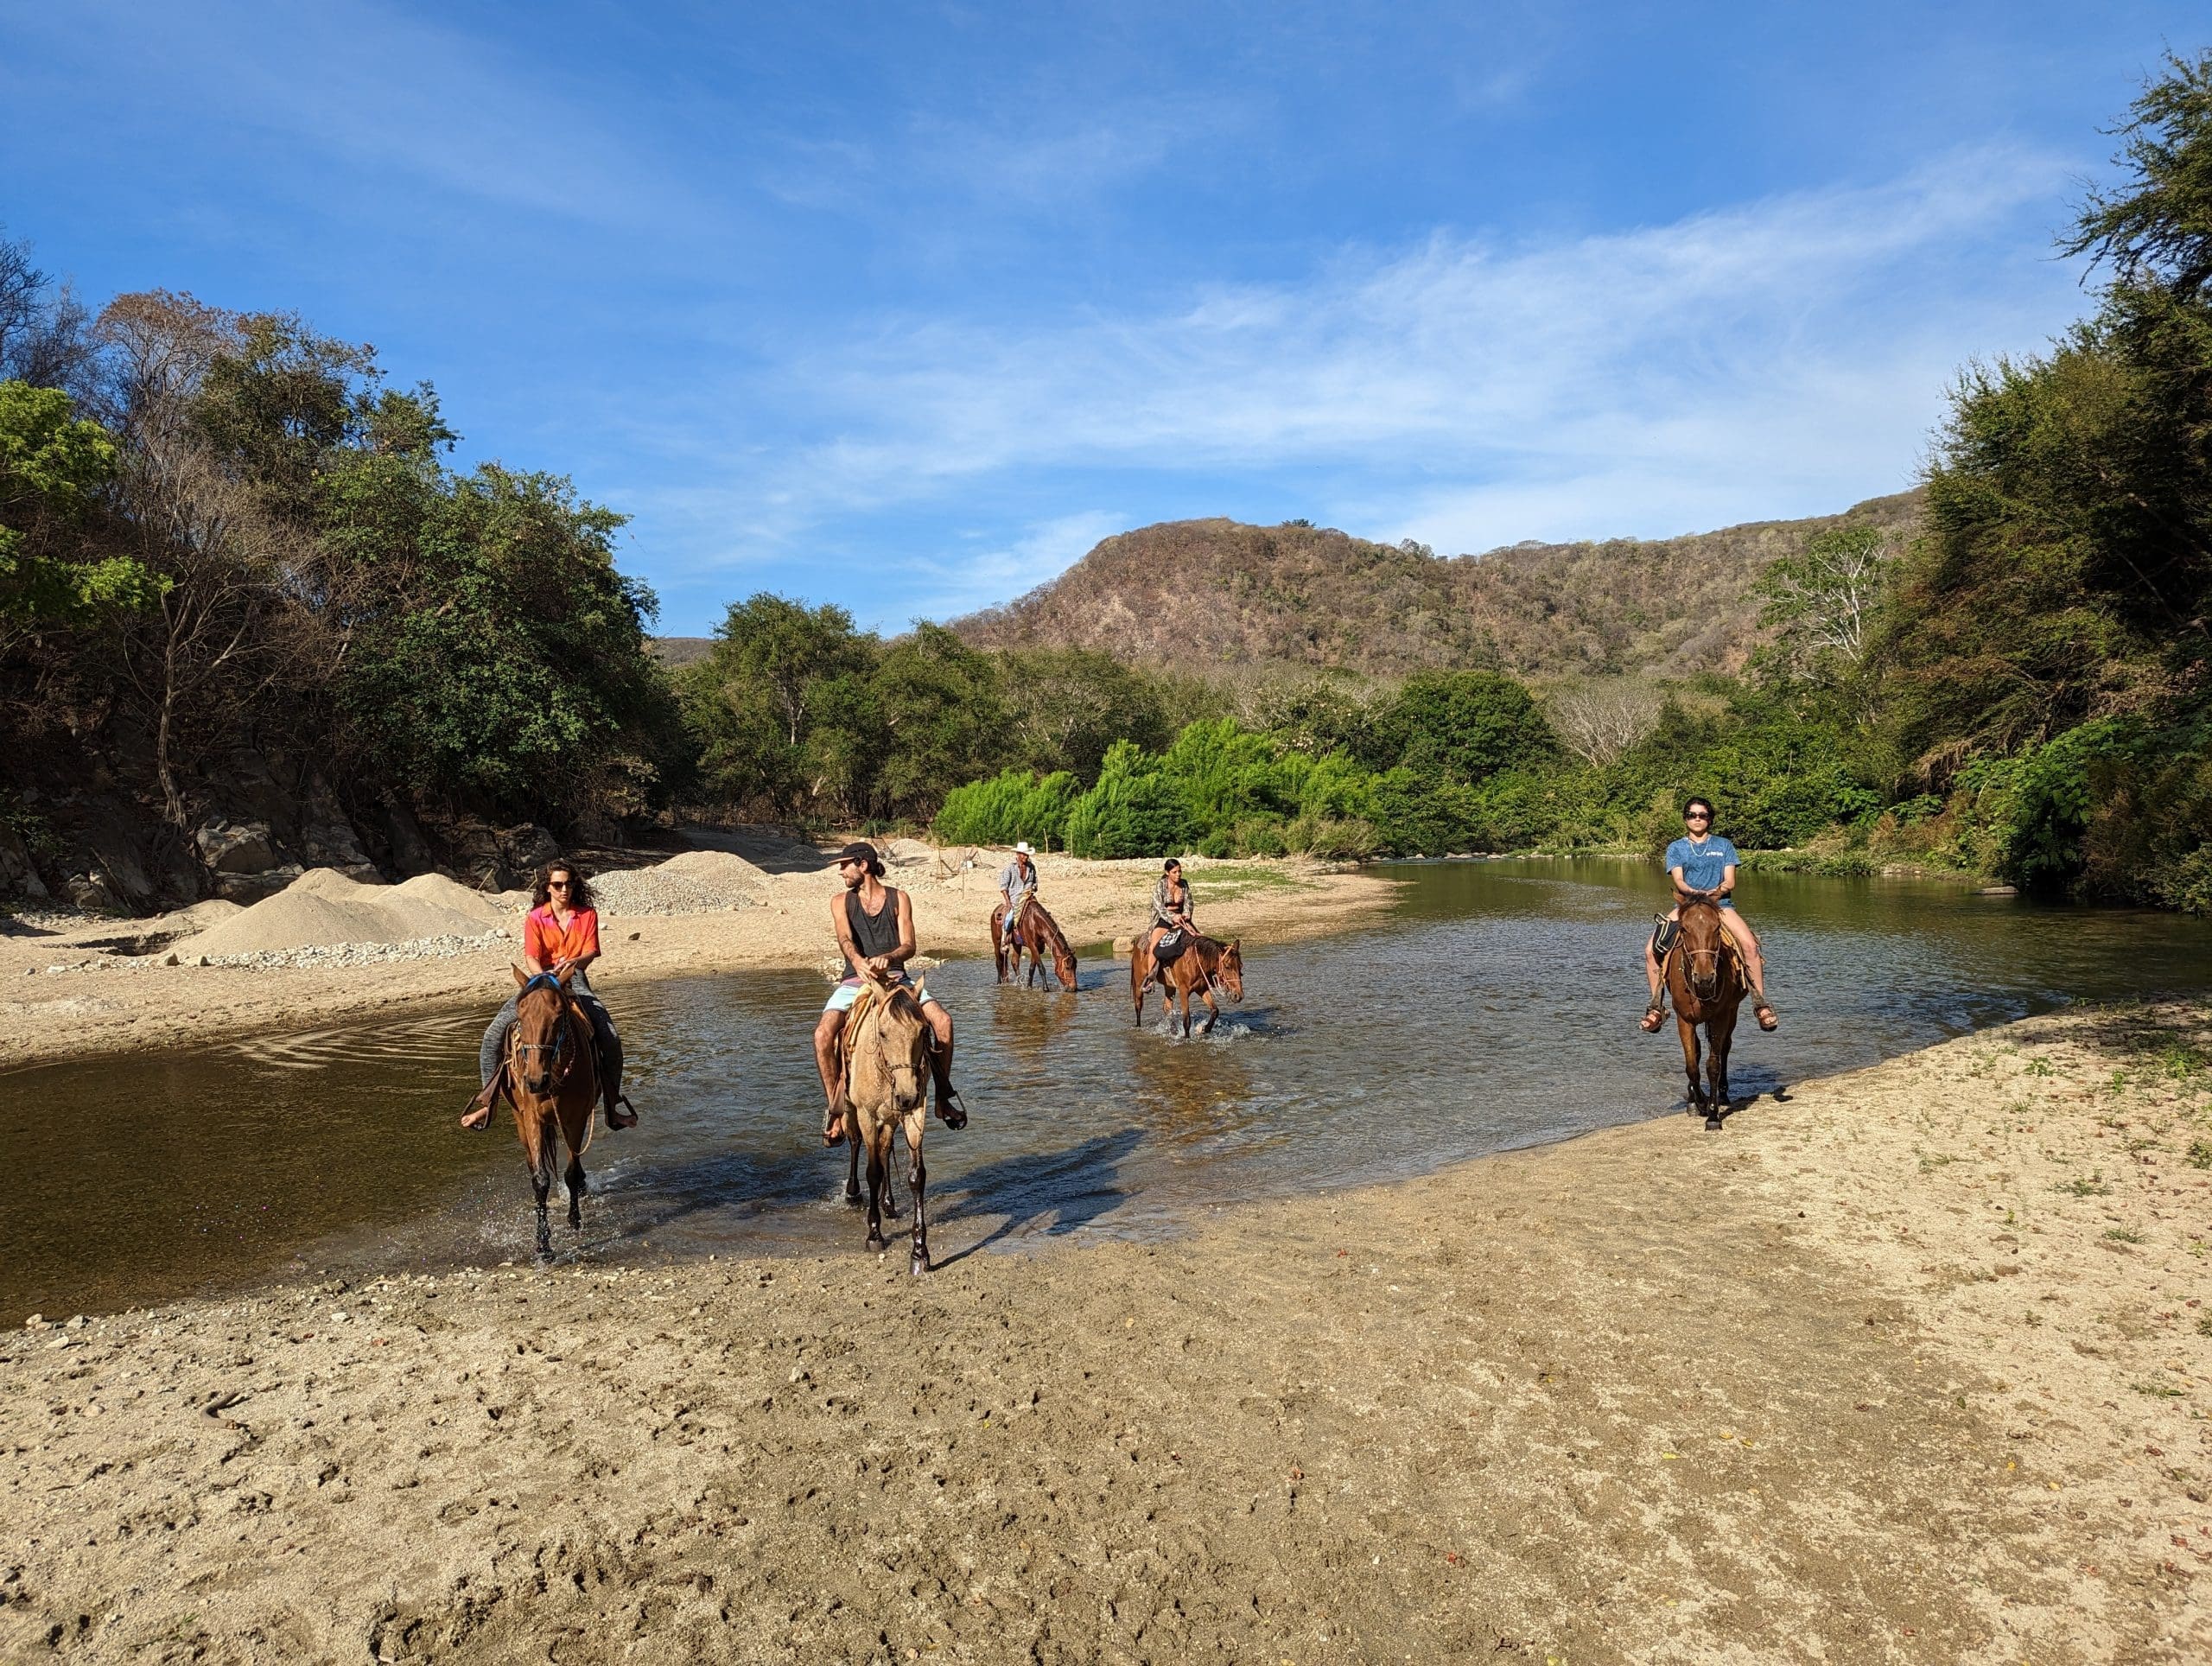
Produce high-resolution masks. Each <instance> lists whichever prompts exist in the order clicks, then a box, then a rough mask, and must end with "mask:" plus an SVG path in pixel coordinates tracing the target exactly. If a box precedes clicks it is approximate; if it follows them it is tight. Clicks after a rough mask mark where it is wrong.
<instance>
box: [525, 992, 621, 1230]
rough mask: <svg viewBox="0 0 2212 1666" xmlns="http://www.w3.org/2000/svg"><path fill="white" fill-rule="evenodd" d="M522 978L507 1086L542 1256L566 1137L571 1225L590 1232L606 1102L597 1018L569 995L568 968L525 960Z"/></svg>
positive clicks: (565, 1176) (565, 1175)
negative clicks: (586, 1209)
mask: <svg viewBox="0 0 2212 1666" xmlns="http://www.w3.org/2000/svg"><path fill="white" fill-rule="evenodd" d="M515 982H518V983H519V984H521V985H522V994H521V995H518V996H517V997H516V1000H515V1022H514V1027H513V1028H512V1030H510V1031H508V1032H507V1061H506V1070H505V1079H506V1091H507V1095H508V1097H509V1099H510V1100H511V1101H512V1103H513V1105H514V1111H515V1132H516V1133H517V1134H518V1135H520V1136H521V1138H522V1155H523V1161H524V1163H526V1164H527V1165H528V1166H529V1168H530V1180H531V1186H533V1187H534V1188H535V1189H536V1191H537V1254H538V1258H539V1259H540V1260H544V1259H546V1258H548V1257H550V1256H551V1255H552V1253H553V1235H552V1231H551V1230H550V1228H549V1227H548V1225H547V1224H546V1220H545V1199H546V1197H547V1195H548V1194H549V1193H550V1192H551V1191H552V1190H553V1160H554V1157H555V1156H556V1154H557V1148H558V1146H559V1145H560V1144H561V1143H563V1142H565V1143H566V1144H567V1146H568V1148H569V1167H568V1172H567V1173H566V1174H564V1175H563V1180H565V1181H566V1182H567V1185H568V1188H569V1225H570V1226H572V1227H574V1228H575V1229H576V1230H578V1231H580V1232H581V1231H582V1230H583V1224H584V1218H583V1211H582V1207H581V1206H580V1200H581V1199H582V1197H583V1194H584V1160H583V1159H584V1150H585V1148H586V1147H588V1146H589V1145H590V1144H591V1123H592V1109H593V1107H594V1105H596V1104H597V1103H599V1055H598V1053H597V1052H595V1051H594V1048H593V1046H592V1036H591V1021H590V1020H589V1019H588V1018H586V1017H585V1016H584V1014H583V1013H582V1010H581V1009H580V1008H578V1007H577V1005H576V1003H575V1000H574V999H573V998H572V997H571V996H570V995H569V975H568V974H567V973H563V974H562V975H561V976H559V977H556V976H553V975H552V974H551V973H550V972H540V973H538V974H537V976H534V977H533V976H529V975H528V974H526V973H524V970H522V968H521V967H519V966H518V967H516V968H515Z"/></svg>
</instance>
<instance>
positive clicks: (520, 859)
mask: <svg viewBox="0 0 2212 1666" xmlns="http://www.w3.org/2000/svg"><path fill="white" fill-rule="evenodd" d="M499 854H500V855H503V856H505V858H506V859H507V864H508V866H509V867H511V868H513V869H514V870H515V871H516V872H517V873H518V874H524V875H529V874H535V873H537V870H538V869H539V868H543V866H544V865H545V864H546V863H547V862H551V861H552V860H553V859H554V858H555V857H556V856H562V855H566V854H568V853H567V852H566V851H564V850H563V849H562V847H561V842H560V840H558V839H556V838H555V837H554V836H553V835H552V834H551V832H550V831H549V830H546V829H544V828H543V827H540V826H539V825H538V824H537V823H536V822H524V823H521V824H519V825H518V826H515V827H509V828H503V829H501V830H500V832H499ZM502 888H504V887H502Z"/></svg>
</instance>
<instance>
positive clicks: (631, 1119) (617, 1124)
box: [607, 1092, 638, 1128]
mask: <svg viewBox="0 0 2212 1666" xmlns="http://www.w3.org/2000/svg"><path fill="white" fill-rule="evenodd" d="M614 1105H620V1106H621V1107H622V1109H623V1110H625V1111H626V1112H628V1113H629V1114H628V1115H627V1116H618V1115H617V1114H616V1112H615V1110H614ZM614 1105H609V1106H607V1127H609V1128H635V1127H637V1125H638V1108H637V1106H635V1105H633V1104H632V1103H630V1096H629V1095H628V1094H626V1093H621V1092H618V1093H616V1094H615V1096H614Z"/></svg>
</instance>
